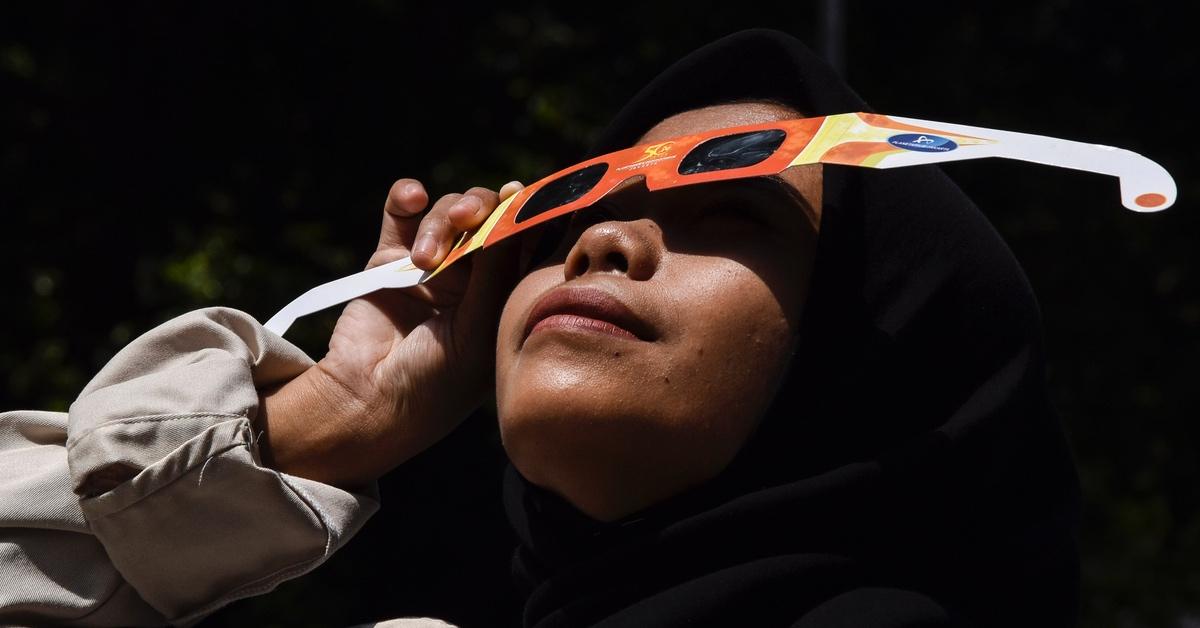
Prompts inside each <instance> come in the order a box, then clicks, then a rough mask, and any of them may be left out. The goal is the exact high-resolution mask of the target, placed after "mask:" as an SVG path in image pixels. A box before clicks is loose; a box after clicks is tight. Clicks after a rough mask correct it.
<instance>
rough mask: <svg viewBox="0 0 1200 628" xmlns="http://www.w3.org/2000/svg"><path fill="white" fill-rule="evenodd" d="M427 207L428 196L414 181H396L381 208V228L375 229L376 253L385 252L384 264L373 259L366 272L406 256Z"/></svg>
mask: <svg viewBox="0 0 1200 628" xmlns="http://www.w3.org/2000/svg"><path fill="white" fill-rule="evenodd" d="M428 203H429V195H428V193H427V192H426V191H425V186H423V185H421V182H420V181H417V180H416V179H400V180H399V181H396V182H395V183H393V184H392V187H391V189H390V190H388V197H387V201H386V202H385V203H384V205H383V224H382V225H381V226H380V229H379V244H378V245H377V246H376V247H375V251H376V253H379V252H383V251H386V252H387V255H385V256H383V258H386V259H385V261H382V262H379V261H376V260H378V259H380V256H379V255H374V256H372V258H371V262H369V263H368V264H367V268H373V267H374V266H377V265H379V264H381V263H386V262H387V261H392V260H395V259H399V258H401V257H404V256H406V255H408V247H409V246H410V245H411V243H412V238H413V234H414V233H416V230H417V226H418V225H419V224H420V222H421V221H420V217H419V216H420V212H421V211H422V210H424V209H425V205H426V204H428Z"/></svg>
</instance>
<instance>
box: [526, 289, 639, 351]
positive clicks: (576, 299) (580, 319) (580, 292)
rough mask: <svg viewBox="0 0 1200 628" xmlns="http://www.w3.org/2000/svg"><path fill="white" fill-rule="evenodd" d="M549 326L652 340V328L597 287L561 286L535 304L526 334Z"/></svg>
mask: <svg viewBox="0 0 1200 628" xmlns="http://www.w3.org/2000/svg"><path fill="white" fill-rule="evenodd" d="M550 328H559V329H562V328H566V329H570V330H577V331H584V332H596V333H607V334H610V335H612V336H615V337H618V338H621V337H623V338H627V339H629V340H642V341H651V340H653V339H654V334H653V329H652V328H651V327H650V325H648V324H647V323H646V322H645V321H644V320H642V319H641V318H639V317H638V316H637V315H636V314H634V313H633V310H631V309H630V308H629V307H628V306H626V305H625V304H624V303H622V302H621V300H620V299H618V298H616V297H614V296H613V295H611V294H609V293H608V292H605V291H604V290H600V289H598V288H586V287H562V288H556V289H554V290H551V291H550V292H548V293H546V295H545V296H543V297H542V298H541V299H539V300H538V302H537V303H536V304H534V306H533V309H532V310H530V312H529V318H527V319H526V321H525V336H524V339H528V338H529V336H530V334H532V333H534V332H535V331H541V330H544V329H550Z"/></svg>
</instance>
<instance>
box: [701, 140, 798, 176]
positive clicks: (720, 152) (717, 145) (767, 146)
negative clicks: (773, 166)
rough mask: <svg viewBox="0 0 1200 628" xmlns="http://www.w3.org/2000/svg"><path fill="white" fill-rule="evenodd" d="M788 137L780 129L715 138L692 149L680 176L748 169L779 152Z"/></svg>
mask: <svg viewBox="0 0 1200 628" xmlns="http://www.w3.org/2000/svg"><path fill="white" fill-rule="evenodd" d="M786 137H787V133H785V132H783V131H781V130H779V129H769V130H766V131H750V132H749V133H738V134H736V135H726V136H725V137H715V138H713V139H711V140H708V141H707V142H704V143H703V144H701V145H699V146H697V147H695V148H693V149H692V152H690V153H688V154H687V156H686V157H684V158H683V161H681V162H679V174H697V173H701V172H713V171H714V170H730V169H732V168H745V167H746V166H753V165H754V164H756V163H758V162H760V161H762V160H764V159H766V158H767V157H770V156H771V155H773V154H774V153H775V151H777V150H779V147H780V145H782V144H783V140H784V138H786Z"/></svg>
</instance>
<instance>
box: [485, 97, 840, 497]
mask: <svg viewBox="0 0 1200 628" xmlns="http://www.w3.org/2000/svg"><path fill="white" fill-rule="evenodd" d="M795 117H799V114H797V113H796V112H794V111H791V110H789V109H786V108H783V107H778V106H775V105H771V104H766V103H750V104H728V105H716V106H712V107H705V108H702V109H696V110H692V111H687V112H684V113H681V114H678V115H675V116H672V117H670V118H668V119H666V120H663V121H662V122H660V123H659V124H658V125H657V126H655V127H654V128H653V129H651V130H650V131H649V132H648V133H647V134H646V135H644V136H643V137H642V140H641V141H642V142H651V141H656V140H658V139H663V138H669V137H674V136H678V135H684V134H688V133H696V132H700V131H705V130H708V129H714V128H723V127H729V126H737V125H742V124H753V123H757V122H766V121H770V120H776V119H784V118H795ZM789 188H790V189H789ZM797 197H798V198H797ZM805 204H807V207H805ZM820 208H821V173H820V170H819V166H810V167H804V168H793V169H791V170H788V171H786V172H784V173H782V175H781V176H780V179H778V180H771V179H765V178H754V179H741V180H735V181H729V182H720V183H711V184H701V185H693V186H685V187H682V188H675V189H671V190H663V191H660V192H655V193H649V192H647V191H646V189H645V186H644V185H643V184H642V183H641V182H640V181H636V182H626V183H625V184H624V185H623V187H622V188H619V189H618V191H616V192H614V193H613V194H610V195H609V196H608V197H607V198H605V199H604V200H602V201H601V202H599V203H597V204H596V205H594V206H593V207H592V208H590V209H585V210H582V211H580V212H577V213H576V214H575V215H574V216H573V217H572V225H571V229H570V232H569V234H568V236H567V237H566V239H565V240H564V243H563V245H562V246H561V247H560V250H559V252H558V253H557V254H556V255H555V256H554V257H553V258H551V260H549V261H548V262H546V263H544V264H543V265H541V266H540V267H538V268H537V269H535V270H534V271H533V272H531V273H529V274H528V275H527V276H526V277H525V278H524V279H523V280H522V281H521V282H520V284H519V285H518V286H517V287H516V289H515V290H514V291H513V293H512V295H511V296H510V297H509V299H508V303H507V304H506V306H505V308H504V313H503V315H502V316H501V319H500V329H499V335H498V340H497V347H496V367H497V371H496V380H497V381H496V384H497V385H496V390H497V404H498V411H499V418H500V430H501V436H502V439H503V441H504V447H505V449H506V451H507V452H508V455H509V458H510V459H511V460H512V462H513V464H514V465H515V466H516V467H517V469H518V470H519V471H520V472H521V474H522V475H524V476H525V477H526V478H527V479H528V480H530V481H531V482H533V483H535V484H538V485H539V486H542V487H544V488H547V489H549V490H551V491H553V492H556V493H558V494H559V495H561V496H562V497H564V498H565V499H566V500H567V501H569V502H571V503H572V504H573V505H575V506H576V507H577V508H579V509H580V510H581V511H583V512H584V513H586V514H588V515H589V516H591V517H593V518H596V519H600V520H606V521H607V520H613V519H617V518H620V517H623V516H625V515H628V514H630V513H633V512H636V511H638V510H641V509H643V508H645V507H647V506H650V505H652V504H654V503H656V502H658V501H661V500H663V499H665V498H667V497H670V496H673V495H676V494H678V493H680V492H682V491H684V490H686V489H688V488H691V487H693V486H696V485H698V484H700V483H702V482H704V481H706V480H708V479H710V478H712V477H713V476H715V475H717V474H718V473H719V472H720V471H721V470H722V469H724V468H725V466H726V465H727V464H728V463H729V462H730V461H731V460H732V458H733V457H734V455H735V454H736V453H737V451H738V449H740V448H741V446H742V444H743V443H745V441H746V439H747V438H748V437H749V435H750V434H751V433H752V432H753V430H754V428H755V426H756V424H757V422H758V419H759V417H760V416H761V415H762V413H763V412H764V411H765V410H766V407H767V405H768V404H769V402H770V400H771V398H772V397H773V396H774V392H775V389H776V387H777V386H778V384H779V382H780V379H781V377H782V375H783V373H784V370H785V368H786V366H787V363H788V361H789V358H790V356H791V353H792V351H793V349H794V346H795V337H796V330H797V326H798V323H799V317H800V311H801V308H802V306H803V302H804V297H805V293H806V289H807V285H808V276H809V269H810V266H811V263H812V258H813V251H814V249H815V244H816V232H815V229H814V227H813V226H812V222H811V221H813V220H816V219H819V212H820Z"/></svg>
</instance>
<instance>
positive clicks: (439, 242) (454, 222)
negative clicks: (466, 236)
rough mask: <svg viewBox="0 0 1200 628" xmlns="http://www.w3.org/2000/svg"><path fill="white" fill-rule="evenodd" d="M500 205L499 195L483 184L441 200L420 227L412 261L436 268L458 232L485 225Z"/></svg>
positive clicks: (422, 265) (424, 267) (419, 265)
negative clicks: (485, 221)
mask: <svg viewBox="0 0 1200 628" xmlns="http://www.w3.org/2000/svg"><path fill="white" fill-rule="evenodd" d="M499 204H500V197H499V195H498V194H496V193H495V192H493V191H491V190H489V189H487V188H483V187H474V188H471V189H469V190H467V191H466V193H465V194H447V195H445V196H443V197H442V198H440V199H438V201H437V202H436V203H434V204H433V209H430V210H429V213H428V214H427V215H426V216H425V218H424V220H422V221H421V226H420V227H419V228H418V231H417V238H416V241H415V242H414V244H413V250H412V258H413V264H415V265H416V266H417V268H421V269H424V270H433V269H434V268H437V266H438V265H439V264H441V263H442V260H444V259H445V258H446V255H447V254H448V253H450V249H451V248H453V247H454V243H455V242H457V241H458V238H459V235H460V234H462V233H463V232H464V231H467V230H470V229H474V228H475V227H478V226H479V225H481V224H483V222H484V220H486V219H487V217H488V216H489V215H490V214H491V213H492V210H494V209H495V208H496V205H499Z"/></svg>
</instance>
